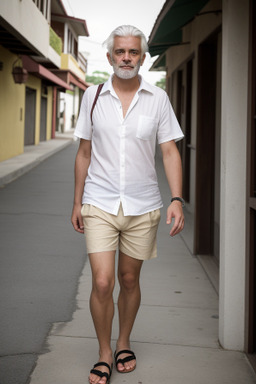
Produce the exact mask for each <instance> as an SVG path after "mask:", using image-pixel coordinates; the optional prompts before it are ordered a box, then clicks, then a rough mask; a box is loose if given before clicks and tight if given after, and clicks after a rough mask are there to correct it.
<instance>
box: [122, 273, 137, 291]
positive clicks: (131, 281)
mask: <svg viewBox="0 0 256 384" xmlns="http://www.w3.org/2000/svg"><path fill="white" fill-rule="evenodd" d="M119 283H120V286H121V288H124V289H125V290H127V291H133V290H134V289H137V287H138V286H139V277H138V276H137V274H134V273H132V272H123V273H119Z"/></svg>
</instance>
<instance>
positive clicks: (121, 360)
mask: <svg viewBox="0 0 256 384" xmlns="http://www.w3.org/2000/svg"><path fill="white" fill-rule="evenodd" d="M122 354H129V355H130V356H126V357H124V358H123V359H118V357H119V356H120V355H122ZM132 360H136V356H135V354H134V352H132V351H130V350H128V349H124V350H122V351H119V352H118V353H116V354H115V362H116V365H117V364H119V363H121V364H124V363H128V361H132Z"/></svg>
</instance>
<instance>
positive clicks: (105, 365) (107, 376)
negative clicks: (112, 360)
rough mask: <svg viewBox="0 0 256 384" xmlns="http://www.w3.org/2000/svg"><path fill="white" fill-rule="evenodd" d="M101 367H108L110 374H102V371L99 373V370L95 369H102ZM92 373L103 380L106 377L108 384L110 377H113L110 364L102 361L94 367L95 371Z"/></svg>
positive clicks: (92, 370)
mask: <svg viewBox="0 0 256 384" xmlns="http://www.w3.org/2000/svg"><path fill="white" fill-rule="evenodd" d="M100 366H104V367H107V368H108V369H109V373H107V372H101V371H99V370H98V369H95V368H97V367H100ZM90 373H93V374H94V375H96V376H99V377H100V378H102V377H106V378H107V382H108V380H109V379H110V377H111V373H112V368H111V367H110V366H109V364H108V363H105V362H104V361H100V362H99V363H96V364H95V365H94V366H93V369H91V371H90Z"/></svg>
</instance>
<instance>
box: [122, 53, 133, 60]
mask: <svg viewBox="0 0 256 384" xmlns="http://www.w3.org/2000/svg"><path fill="white" fill-rule="evenodd" d="M123 61H131V57H130V53H129V52H124V56H123Z"/></svg>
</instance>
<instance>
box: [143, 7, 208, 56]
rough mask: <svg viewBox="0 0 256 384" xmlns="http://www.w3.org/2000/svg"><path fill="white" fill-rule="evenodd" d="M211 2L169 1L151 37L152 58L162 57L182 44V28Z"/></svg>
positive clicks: (150, 49)
mask: <svg viewBox="0 0 256 384" xmlns="http://www.w3.org/2000/svg"><path fill="white" fill-rule="evenodd" d="M208 1H209V0H167V1H166V3H165V4H164V6H163V8H162V10H161V12H160V14H159V15H158V17H157V20H156V22H155V25H154V27H153V29H152V32H151V34H150V36H149V40H148V45H149V53H150V54H151V56H156V55H161V54H162V53H164V52H165V51H166V50H167V49H168V48H169V47H170V46H172V45H178V44H180V43H182V28H183V27H184V26H185V25H186V24H188V23H189V22H190V21H192V20H193V18H194V17H195V16H196V15H197V14H198V12H199V11H200V10H201V9H202V8H203V7H204V6H205V4H206V3H208Z"/></svg>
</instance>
